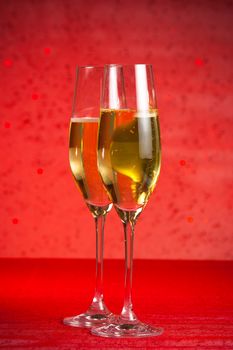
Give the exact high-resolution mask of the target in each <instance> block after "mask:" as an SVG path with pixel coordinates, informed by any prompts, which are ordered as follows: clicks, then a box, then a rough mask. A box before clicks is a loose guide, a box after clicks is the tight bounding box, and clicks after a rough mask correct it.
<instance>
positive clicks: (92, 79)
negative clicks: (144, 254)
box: [63, 66, 112, 327]
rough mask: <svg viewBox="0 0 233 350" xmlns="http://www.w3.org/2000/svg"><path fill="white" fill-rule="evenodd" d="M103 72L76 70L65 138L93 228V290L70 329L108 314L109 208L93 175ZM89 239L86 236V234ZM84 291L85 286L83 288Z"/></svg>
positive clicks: (68, 319) (100, 321) (70, 320)
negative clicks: (106, 230) (106, 239)
mask: <svg viewBox="0 0 233 350" xmlns="http://www.w3.org/2000/svg"><path fill="white" fill-rule="evenodd" d="M102 76H103V68H102V67H96V66H85V67H78V68H77V72H76V81H75V91H74V102H73V111H72V118H71V121H70V134H69V161H70V167H71V171H72V174H73V177H74V180H75V182H76V184H77V186H78V188H79V190H80V191H81V193H82V196H83V198H84V200H85V202H86V204H87V206H88V208H89V210H90V211H91V213H92V215H93V217H94V220H95V226H96V287H95V293H94V298H93V300H92V303H91V305H90V306H89V308H88V309H87V311H86V312H85V313H82V314H80V315H76V316H72V317H66V318H65V319H64V320H63V322H64V323H65V324H66V325H69V326H74V327H92V326H94V325H101V324H104V323H105V322H106V320H107V319H108V318H109V317H110V315H111V313H110V312H109V310H108V309H107V307H106V306H105V303H104V299H103V249H104V224H105V218H106V214H107V213H108V212H109V210H110V209H111V207H112V204H111V202H110V200H109V198H108V196H107V193H106V191H105V189H104V187H103V184H102V182H101V179H100V175H99V173H98V171H97V133H98V123H99V117H100V88H101V84H102ZM87 234H88V235H89V232H87ZM84 288H85V286H84Z"/></svg>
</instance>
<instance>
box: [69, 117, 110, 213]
mask: <svg viewBox="0 0 233 350" xmlns="http://www.w3.org/2000/svg"><path fill="white" fill-rule="evenodd" d="M98 122H99V118H98V117H97V118H91V117H86V118H75V117H74V118H71V121H70V137H69V160H70V167H71V171H72V174H73V176H74V179H75V182H76V183H77V185H78V188H79V189H80V191H81V193H82V195H83V197H84V199H85V200H86V203H87V205H88V207H89V209H90V210H91V211H92V213H93V214H94V212H95V211H97V209H98V208H101V207H104V206H107V205H109V204H110V200H109V198H108V196H107V193H106V190H105V189H104V186H103V183H102V181H101V178H100V175H99V173H98V169H97V138H98Z"/></svg>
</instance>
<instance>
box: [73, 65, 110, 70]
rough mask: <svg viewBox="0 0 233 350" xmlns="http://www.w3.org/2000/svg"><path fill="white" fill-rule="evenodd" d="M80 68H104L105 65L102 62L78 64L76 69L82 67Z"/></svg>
mask: <svg viewBox="0 0 233 350" xmlns="http://www.w3.org/2000/svg"><path fill="white" fill-rule="evenodd" d="M80 68H86V69H92V68H104V65H101V64H87V65H86V66H85V65H82V66H79V65H76V69H80Z"/></svg>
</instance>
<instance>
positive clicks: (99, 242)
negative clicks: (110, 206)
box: [92, 214, 106, 310]
mask: <svg viewBox="0 0 233 350" xmlns="http://www.w3.org/2000/svg"><path fill="white" fill-rule="evenodd" d="M105 217H106V215H105V214H104V215H98V216H97V217H95V228H96V285H95V295H94V298H93V303H92V304H94V305H95V306H96V307H97V308H99V309H100V310H103V309H104V303H103V255H104V225H105Z"/></svg>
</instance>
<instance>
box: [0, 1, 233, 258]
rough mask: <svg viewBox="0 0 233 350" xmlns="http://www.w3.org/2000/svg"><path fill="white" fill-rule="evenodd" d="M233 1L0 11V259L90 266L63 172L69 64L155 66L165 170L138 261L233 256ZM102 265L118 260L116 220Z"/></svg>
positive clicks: (84, 226)
mask: <svg viewBox="0 0 233 350" xmlns="http://www.w3.org/2000/svg"><path fill="white" fill-rule="evenodd" d="M232 5H233V3H232V1H210V0H209V1H197V0H196V1H185V0H183V1H181V0H180V1H172V0H170V1H169V0H165V1H153V0H150V1H135V2H133V1H132V0H125V1H121V0H119V1H114V0H110V1H103V0H99V1H94V0H85V1H84V0H83V1H79V0H77V1H75V0H67V1H65V0H56V1H51V0H50V1H49V0H43V1H36V0H31V1H29V0H24V1H16V0H8V1H1V3H0V29H1V40H0V77H1V78H0V79H1V80H0V86H1V94H0V118H1V119H0V120H1V124H0V154H1V166H0V179H1V181H0V190H1V192H0V200H1V207H0V222H1V231H0V255H1V256H5V257H25V256H26V257H79V258H82V257H94V249H95V248H94V238H95V237H94V224H93V222H92V221H93V220H92V218H91V215H90V213H89V212H88V209H87V208H86V206H85V204H84V202H83V200H82V198H81V195H80V194H79V193H78V191H77V189H76V188H75V184H74V182H73V180H72V176H71V173H70V170H69V163H68V125H69V116H70V113H71V103H72V93H73V87H74V72H75V66H76V65H77V64H95V63H96V64H97V63H98V64H102V63H114V62H123V63H136V62H137V63H142V62H147V63H153V64H154V69H155V77H156V88H157V97H158V105H159V110H160V120H161V136H162V146H163V158H162V171H161V176H160V179H159V182H158V185H157V188H156V190H155V192H154V194H153V195H152V196H151V199H150V201H149V203H148V205H147V207H146V209H145V211H144V213H143V214H142V215H141V217H140V219H139V222H138V224H137V228H136V247H135V248H136V249H135V256H136V257H137V258H151V259H154V258H160V259H161V258H164V259H232V258H233V232H232V203H233V201H232V195H233V191H232V165H233V159H232V158H233V157H232V148H233V139H232V134H233V133H232V131H233V130H232V129H233V128H232V92H233V91H232V90H233V88H232V86H233V84H232V80H233V79H232V57H233V46H232V37H233V26H232V10H233V6H232ZM105 256H106V257H109V258H111V257H118V258H119V257H122V256H123V233H122V227H121V223H120V220H119V218H118V217H117V216H116V214H115V213H114V212H113V211H112V212H111V213H110V214H109V217H108V219H107V225H106V249H105Z"/></svg>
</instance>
